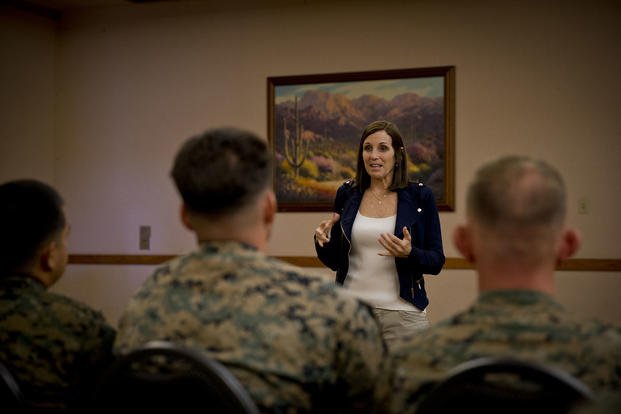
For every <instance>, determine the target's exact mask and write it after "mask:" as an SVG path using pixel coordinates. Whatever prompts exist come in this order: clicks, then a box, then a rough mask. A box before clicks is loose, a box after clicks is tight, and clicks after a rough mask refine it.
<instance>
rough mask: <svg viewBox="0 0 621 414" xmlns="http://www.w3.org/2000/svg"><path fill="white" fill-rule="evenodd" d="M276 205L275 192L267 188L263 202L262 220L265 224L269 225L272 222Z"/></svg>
mask: <svg viewBox="0 0 621 414" xmlns="http://www.w3.org/2000/svg"><path fill="white" fill-rule="evenodd" d="M277 207H278V203H277V202H276V194H274V191H272V190H268V191H267V193H266V195H265V199H264V202H263V222H264V223H265V224H267V225H270V226H271V225H272V223H274V219H275V217H276V209H277Z"/></svg>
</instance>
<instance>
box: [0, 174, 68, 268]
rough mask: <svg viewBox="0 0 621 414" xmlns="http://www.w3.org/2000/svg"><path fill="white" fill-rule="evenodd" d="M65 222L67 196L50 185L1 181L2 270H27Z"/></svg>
mask: <svg viewBox="0 0 621 414" xmlns="http://www.w3.org/2000/svg"><path fill="white" fill-rule="evenodd" d="M65 225H66V222H65V213H64V211H63V200H62V198H61V196H60V195H59V194H58V193H57V192H56V190H54V189H53V188H52V187H50V186H49V185H47V184H45V183H42V182H40V181H36V180H15V181H9V182H7V183H4V184H2V185H0V229H2V230H1V232H2V233H1V234H2V236H1V237H0V274H2V276H5V275H7V273H11V272H18V271H20V270H23V269H24V267H26V266H28V265H29V264H30V262H31V261H32V260H33V259H34V258H35V257H36V255H37V253H38V251H39V249H40V248H41V247H42V246H43V245H44V244H45V243H47V242H49V241H51V240H52V239H54V238H55V237H58V235H59V234H60V233H61V231H62V230H63V229H64V228H65Z"/></svg>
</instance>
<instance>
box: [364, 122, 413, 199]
mask: <svg viewBox="0 0 621 414" xmlns="http://www.w3.org/2000/svg"><path fill="white" fill-rule="evenodd" d="M378 131H385V132H386V133H387V134H388V136H390V138H391V139H392V148H393V150H394V151H395V163H396V165H395V167H394V169H393V172H392V183H391V184H390V187H388V189H389V190H396V189H397V188H405V187H407V186H408V157H407V152H406V151H405V147H404V145H403V138H402V136H401V132H400V131H399V129H398V128H397V126H396V125H395V124H393V123H392V122H388V121H382V120H380V121H374V122H371V123H370V124H369V125H367V126H366V128H365V129H364V131H362V136H361V137H360V143H359V145H358V162H357V167H356V184H357V185H358V186H359V187H360V191H364V190H366V189H367V188H369V186H370V185H371V177H370V176H369V173H368V172H367V170H366V169H365V168H364V160H363V159H362V152H363V147H364V141H365V139H367V137H368V136H369V135H372V134H374V133H376V132H378Z"/></svg>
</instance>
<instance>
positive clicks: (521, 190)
mask: <svg viewBox="0 0 621 414" xmlns="http://www.w3.org/2000/svg"><path fill="white" fill-rule="evenodd" d="M566 209H567V207H566V194H565V184H564V182H563V178H562V177H561V174H560V173H559V172H558V171H557V170H556V169H555V168H554V167H552V166H551V165H550V164H548V163H546V162H545V161H541V160H535V159H532V158H529V157H525V156H507V157H503V158H500V159H498V160H496V161H493V162H490V163H488V164H486V165H484V166H483V167H481V168H480V169H479V170H478V172H477V173H476V176H475V179H474V182H473V183H472V184H471V185H470V188H469V190H468V194H467V210H468V214H469V215H470V216H471V217H473V218H474V219H475V220H476V221H477V222H478V223H479V224H481V225H483V226H485V227H486V228H488V229H499V230H502V229H507V228H511V229H521V228H535V227H544V228H548V229H554V228H556V229H558V228H560V227H561V226H562V224H563V222H564V220H565V214H566Z"/></svg>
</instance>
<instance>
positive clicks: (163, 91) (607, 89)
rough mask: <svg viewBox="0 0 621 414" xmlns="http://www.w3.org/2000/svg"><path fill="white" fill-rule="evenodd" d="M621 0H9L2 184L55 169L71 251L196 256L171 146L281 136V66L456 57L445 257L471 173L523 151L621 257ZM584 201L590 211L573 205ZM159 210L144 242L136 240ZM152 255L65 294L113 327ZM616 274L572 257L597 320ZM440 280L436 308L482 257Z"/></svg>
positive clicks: (589, 247)
mask: <svg viewBox="0 0 621 414" xmlns="http://www.w3.org/2000/svg"><path fill="white" fill-rule="evenodd" d="M300 3H302V2H300ZM616 3H617V2H614V1H604V0H600V1H583V2H579V1H573V2H566V1H546V2H524V1H505V2H498V1H468V2H461V1H431V0H429V1H427V0H421V1H412V2H409V1H394V2H390V1H385V2H373V3H366V2H362V3H359V2H356V3H355V6H354V3H351V2H342V3H334V4H321V3H314V2H303V3H302V4H301V5H297V6H292V7H280V8H264V9H255V10H246V11H232V10H230V11H219V12H215V11H210V10H209V9H208V8H207V7H206V6H202V5H197V4H193V5H190V6H183V5H180V4H165V3H163V4H152V5H133V6H132V5H130V6H121V7H107V8H99V9H88V10H85V11H75V12H72V13H68V14H66V15H65V16H64V17H63V19H62V20H61V21H60V22H59V24H58V27H57V28H56V30H54V28H53V25H52V23H50V22H49V21H46V20H45V19H42V18H38V17H27V16H22V17H19V16H16V15H14V14H13V15H11V16H8V15H6V13H3V16H2V19H3V20H2V23H4V22H6V21H10V23H11V24H10V25H4V24H2V25H0V35H1V36H2V38H1V39H2V43H0V45H1V47H0V56H2V59H3V65H2V67H3V69H0V74H1V75H2V79H1V80H0V82H1V83H0V87H1V88H2V89H5V88H8V90H9V91H10V93H9V94H4V93H3V94H2V98H1V99H2V101H0V102H1V105H2V106H0V109H1V110H2V115H0V116H1V117H2V122H1V124H2V126H1V128H2V129H1V130H0V131H2V137H1V139H2V141H1V143H0V149H2V152H1V153H0V180H5V179H8V178H14V177H16V176H23V175H30V176H36V177H39V178H44V179H48V180H49V181H51V182H53V184H55V185H56V186H57V187H58V188H59V189H60V191H61V192H62V193H63V194H64V196H65V199H66V202H67V212H68V215H69V217H70V220H71V222H72V229H73V230H72V235H71V246H72V252H73V253H106V254H144V253H148V254H176V253H182V252H184V251H187V250H188V249H191V248H192V247H193V245H194V240H193V239H192V237H191V236H190V234H189V233H187V232H186V231H185V230H184V229H183V228H182V227H181V226H180V224H179V221H178V219H177V210H178V203H177V197H176V194H175V192H174V189H173V187H172V185H171V182H170V180H169V178H168V176H167V174H168V170H169V168H170V164H171V158H172V154H173V153H174V151H175V150H176V149H177V147H178V146H179V144H180V143H181V142H182V141H183V140H185V139H186V138H187V137H189V136H190V135H192V134H194V133H197V132H200V131H202V130H203V129H205V128H207V127H210V126H219V125H236V126H240V127H243V128H247V129H250V130H252V131H255V132H257V133H259V134H261V135H262V136H265V135H266V131H267V110H266V102H267V96H266V92H267V86H266V78H267V77H268V76H282V75H294V74H314V73H332V72H346V71H362V70H381V69H396V68H413V67H430V66H446V65H454V66H455V67H456V145H455V159H456V166H455V167H456V183H455V188H456V200H457V202H456V211H455V212H443V213H441V217H440V219H441V221H442V230H443V237H444V243H445V251H446V254H447V256H449V257H456V256H457V255H458V254H457V252H456V250H455V249H454V247H453V246H452V243H451V233H452V230H453V228H454V227H455V225H456V224H457V223H459V222H460V221H461V220H463V204H462V202H463V197H464V192H465V188H466V185H467V183H468V181H469V180H470V178H471V176H472V174H473V172H474V170H475V168H476V167H477V166H478V165H479V164H481V163H482V162H484V161H486V160H488V159H490V158H494V157H497V156H499V155H502V154H506V153H524V154H530V155H535V156H539V157H544V158H546V159H548V160H550V161H551V162H552V163H554V164H555V165H557V166H558V167H559V169H561V171H562V172H563V174H564V175H565V177H566V180H567V184H568V188H569V203H570V214H569V220H570V223H571V224H572V225H574V226H576V227H578V228H579V229H580V230H581V231H582V234H583V238H584V247H583V248H582V249H581V251H580V252H579V255H578V257H583V258H621V244H620V243H619V242H618V241H619V236H618V235H619V234H621V221H620V220H618V218H617V214H618V211H621V194H619V193H620V192H619V191H618V190H617V189H618V188H619V184H618V177H619V176H621V175H620V174H619V172H620V170H621V167H620V165H621V139H620V138H621V124H620V123H619V122H617V118H618V114H619V113H621V104H620V102H619V98H618V97H619V96H620V95H621V84H620V82H619V80H618V76H619V73H620V69H621V54H620V53H619V47H618V40H619V39H621V26H620V25H619V24H618V21H619V18H620V17H621V11H620V7H619V6H618V5H616ZM15 55H18V56H19V58H15V57H14V56H15ZM5 61H6V62H7V63H8V64H7V65H6V66H5V64H4V62H5ZM52 131H53V132H52ZM582 197H586V199H587V201H588V208H589V212H588V214H578V213H577V204H578V199H579V198H582ZM325 215H326V213H281V214H279V215H278V217H277V220H276V226H275V230H274V235H273V238H272V241H271V244H270V253H271V254H274V255H297V256H312V255H314V251H313V246H312V243H311V237H312V232H313V229H314V228H315V226H316V224H317V222H318V221H319V220H321V219H322V218H323V217H324V216H325ZM144 224H147V225H151V226H152V239H151V243H152V244H151V246H152V248H151V250H150V251H148V252H145V251H140V250H139V249H138V228H139V226H140V225H144ZM150 270H152V269H151V268H150V267H149V266H144V267H141V266H125V267H123V266H77V265H72V266H70V267H69V269H68V272H67V274H66V276H65V278H64V279H63V280H62V281H61V282H60V284H59V285H58V286H57V288H56V289H57V290H59V291H62V292H65V293H68V294H70V295H72V296H76V297H79V298H81V299H83V300H85V301H87V302H89V303H91V304H93V305H94V306H96V307H98V308H100V309H103V310H104V312H105V313H106V315H107V316H108V317H109V319H110V320H111V321H112V322H116V319H117V317H118V314H119V312H120V309H122V307H123V305H124V303H125V302H126V301H127V299H128V298H129V296H130V295H131V293H132V292H133V290H134V289H135V288H136V287H137V286H138V285H139V283H140V282H141V281H142V280H143V279H144V278H145V277H146V276H147V275H148V273H149V271H150ZM315 271H317V272H319V273H321V274H324V275H326V277H331V276H330V273H329V272H327V271H326V270H325V269H315ZM620 276H621V275H619V274H618V273H603V272H602V273H599V272H559V274H558V277H557V279H558V282H559V298H560V299H561V301H562V302H563V303H565V304H566V305H568V306H570V307H572V308H575V309H576V311H577V312H578V313H579V314H580V315H581V316H585V317H586V316H600V317H602V318H606V319H609V320H613V321H615V322H617V323H621V304H619V301H617V300H616V298H615V299H613V298H612V295H613V292H617V291H619V288H621V277H620ZM428 279H429V284H430V293H431V306H430V308H429V311H430V315H431V316H432V319H434V320H437V319H439V318H441V317H444V316H446V315H448V314H450V313H451V312H453V311H455V310H457V309H461V308H463V307H465V306H466V305H467V304H468V303H470V302H471V301H472V300H473V299H474V297H475V296H476V285H475V277H474V274H473V272H471V271H465V270H464V271H457V270H445V271H443V272H442V274H441V275H440V276H439V277H437V278H431V277H430V278H428Z"/></svg>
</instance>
